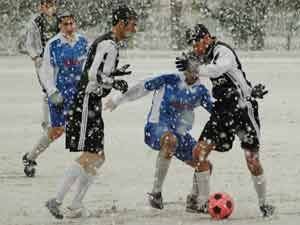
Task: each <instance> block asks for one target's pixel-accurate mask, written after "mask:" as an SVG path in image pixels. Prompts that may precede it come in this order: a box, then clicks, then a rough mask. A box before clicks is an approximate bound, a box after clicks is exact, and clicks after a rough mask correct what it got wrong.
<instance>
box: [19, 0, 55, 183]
mask: <svg viewBox="0 0 300 225" xmlns="http://www.w3.org/2000/svg"><path fill="white" fill-rule="evenodd" d="M39 10H40V13H39V14H38V15H36V16H35V17H34V18H33V19H32V21H30V23H29V26H28V30H27V35H26V42H25V46H26V51H27V53H28V55H29V56H30V58H31V59H32V61H33V63H34V66H35V70H36V74H37V78H38V81H39V83H40V85H41V87H42V95H43V101H42V123H41V125H42V128H43V134H42V136H41V137H40V138H39V140H38V143H37V144H36V145H35V146H34V148H33V149H32V151H31V152H30V153H27V154H26V155H25V156H23V162H24V166H25V169H24V172H25V174H26V175H27V176H29V177H33V176H34V174H35V172H34V171H35V170H34V169H33V166H34V165H35V160H36V159H37V157H38V155H39V154H40V153H41V152H40V150H39V149H40V146H41V142H43V139H44V136H45V134H44V132H47V129H48V128H49V127H50V122H49V107H48V99H47V94H46V90H45V89H44V88H43V86H42V84H41V78H40V69H41V65H42V60H43V55H44V49H45V46H46V43H47V42H48V41H49V40H50V39H51V38H52V37H54V36H55V35H56V34H57V33H58V32H59V28H58V18H57V16H56V11H57V2H56V1H55V0H41V1H40V5H39ZM27 159H28V160H29V161H30V162H32V163H29V161H28V160H27ZM29 164H30V165H29Z"/></svg>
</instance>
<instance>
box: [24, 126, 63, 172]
mask: <svg viewBox="0 0 300 225" xmlns="http://www.w3.org/2000/svg"><path fill="white" fill-rule="evenodd" d="M63 133H64V128H63V127H53V128H49V129H48V131H47V132H45V133H43V134H42V136H41V137H40V138H39V140H38V142H37V144H36V145H35V146H34V147H33V150H32V151H31V152H28V153H26V154H25V155H24V156H23V164H24V166H25V168H24V173H25V174H26V176H28V177H34V175H35V166H36V165H37V163H36V159H37V158H38V157H39V155H41V154H42V153H43V152H44V151H45V150H46V149H47V148H48V147H49V145H50V144H51V143H52V142H53V141H54V140H56V139H58V138H59V137H60V136H61V135H62V134H63Z"/></svg>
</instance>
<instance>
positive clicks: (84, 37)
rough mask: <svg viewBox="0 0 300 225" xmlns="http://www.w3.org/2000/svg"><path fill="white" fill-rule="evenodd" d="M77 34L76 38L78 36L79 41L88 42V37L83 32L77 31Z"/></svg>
mask: <svg viewBox="0 0 300 225" xmlns="http://www.w3.org/2000/svg"><path fill="white" fill-rule="evenodd" d="M75 35H76V38H77V40H78V41H80V42H83V43H84V44H85V43H88V39H87V37H86V36H84V35H83V34H80V33H76V34H75Z"/></svg>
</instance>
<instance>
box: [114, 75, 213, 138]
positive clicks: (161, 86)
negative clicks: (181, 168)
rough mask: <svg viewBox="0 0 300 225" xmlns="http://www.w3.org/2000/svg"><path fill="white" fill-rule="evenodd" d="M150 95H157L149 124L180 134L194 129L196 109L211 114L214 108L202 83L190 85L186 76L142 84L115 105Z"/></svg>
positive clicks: (116, 100)
mask: <svg viewBox="0 0 300 225" xmlns="http://www.w3.org/2000/svg"><path fill="white" fill-rule="evenodd" d="M151 91H154V95H153V100H152V106H151V110H150V112H149V114H148V119H147V122H148V123H158V124H160V125H163V126H166V127H168V129H170V130H171V131H175V132H177V133H180V134H184V133H186V132H187V131H189V130H191V129H192V126H193V123H194V109H195V108H197V107H199V106H203V107H204V108H205V109H206V110H207V111H208V112H210V111H211V108H212V101H211V97H210V95H209V92H208V90H207V88H206V87H205V86H204V85H203V84H201V83H200V81H197V82H196V83H194V84H193V85H188V84H187V83H186V82H185V76H184V75H183V74H164V75H160V76H157V77H155V78H152V79H148V80H146V81H143V82H141V83H139V84H137V85H135V86H133V87H132V88H130V89H129V90H128V92H126V93H125V94H124V95H122V96H118V97H117V98H115V99H113V103H114V104H115V105H116V106H117V105H119V104H121V103H123V102H125V101H133V100H135V99H138V98H140V97H142V96H145V95H146V94H148V93H150V92H151Z"/></svg>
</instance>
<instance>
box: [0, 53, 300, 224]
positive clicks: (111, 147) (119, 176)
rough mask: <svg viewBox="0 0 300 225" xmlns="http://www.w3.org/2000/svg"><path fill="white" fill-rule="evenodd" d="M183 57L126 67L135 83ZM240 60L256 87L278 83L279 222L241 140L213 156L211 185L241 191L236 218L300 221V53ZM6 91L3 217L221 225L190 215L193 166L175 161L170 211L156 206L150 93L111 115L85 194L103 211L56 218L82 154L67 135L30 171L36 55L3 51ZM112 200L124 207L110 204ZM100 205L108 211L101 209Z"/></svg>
mask: <svg viewBox="0 0 300 225" xmlns="http://www.w3.org/2000/svg"><path fill="white" fill-rule="evenodd" d="M175 55H176V53H174V52H145V53H143V52H141V51H134V52H128V53H127V54H125V58H124V57H123V60H122V59H121V65H122V64H125V63H130V64H131V65H132V69H133V71H134V73H133V74H134V75H133V76H131V77H128V80H129V83H130V84H134V83H135V82H136V81H137V80H142V79H144V78H146V77H148V76H153V74H158V73H160V72H172V71H174V56H175ZM241 60H242V62H243V66H244V70H245V71H246V73H247V76H248V78H249V80H251V81H252V82H253V83H254V84H255V83H258V82H263V83H265V84H266V86H267V87H268V88H269V89H270V91H269V94H268V95H267V96H266V98H265V100H263V101H262V102H261V104H260V113H261V115H260V116H261V121H262V153H261V158H262V160H263V165H264V167H265V173H266V177H267V179H268V190H269V195H268V197H269V198H270V199H271V200H272V202H273V203H274V204H275V205H276V207H277V210H278V211H279V214H278V215H277V216H275V217H274V218H273V219H271V220H264V219H262V218H260V214H259V211H258V207H257V200H256V195H255V192H254V189H253V186H252V181H251V179H250V176H249V172H248V171H247V168H246V165H245V160H244V158H243V152H242V151H241V150H240V148H239V143H238V141H237V142H236V144H235V145H234V148H233V149H232V151H231V152H229V153H225V154H218V153H214V154H212V155H211V161H212V162H213V163H214V173H213V176H212V179H211V184H212V190H211V191H212V192H216V191H224V192H227V193H229V194H230V195H231V196H232V197H233V198H234V201H235V210H234V212H233V215H232V216H231V217H230V219H229V221H228V224H237V225H241V224H278V225H282V224H298V223H299V220H300V204H299V201H300V185H299V184H300V167H299V161H300V152H299V145H300V139H299V132H300V125H299V124H300V117H299V115H300V105H299V98H300V91H299V71H300V57H299V55H297V54H296V55H295V54H293V55H289V54H288V53H284V54H281V53H274V54H273V53H269V52H267V53H255V54H253V53H251V54H247V53H243V54H242V57H241ZM207 83H209V82H207ZM0 91H1V94H0V101H1V110H0V120H1V123H0V124H1V127H0V135H1V138H0V142H1V151H0V165H1V167H0V168H1V169H0V185H1V189H0V190H1V191H0V200H1V207H0V209H1V210H0V224H3V225H16V224H25V225H35V224H39V225H40V224H43V225H48V224H82V223H84V224H86V225H89V224H90V225H92V224H96V223H97V224H124V225H135V224H136V225H140V224H151V225H152V224H153V225H160V224H164V225H171V224H172V225H173V224H176V225H179V224H180V225H181V224H182V225H194V224H195V225H196V224H202V225H204V224H219V223H217V222H214V221H211V220H210V219H209V218H208V216H203V215H194V214H188V213H185V212H184V208H185V197H186V195H187V194H188V192H189V191H190V188H191V182H192V175H193V171H192V169H191V168H189V167H187V166H185V165H184V164H183V163H181V162H179V161H177V160H175V159H174V160H173V162H172V165H171V167H170V171H169V174H168V176H167V179H166V182H165V186H164V192H163V197H164V199H165V201H166V203H167V204H166V205H165V209H164V210H162V211H157V210H153V209H150V208H149V207H148V204H147V199H146V193H147V192H148V191H150V190H151V186H152V181H153V173H154V163H155V159H156V153H155V152H152V151H150V150H149V149H148V148H147V147H146V146H145V145H144V143H143V126H144V122H145V119H146V113H147V112H148V110H149V109H150V104H151V96H147V97H145V98H144V99H141V100H139V101H137V102H133V103H130V104H127V105H123V106H121V107H120V108H118V109H117V110H116V111H114V112H112V113H108V112H105V113H104V119H105V129H106V131H105V135H106V136H105V146H106V149H105V151H106V156H107V161H106V164H105V165H104V166H103V168H102V169H101V171H100V173H99V176H98V178H97V180H96V182H95V185H93V186H92V188H91V189H90V192H89V193H88V195H87V197H86V200H85V204H86V206H87V207H88V208H89V209H91V210H92V211H93V213H94V217H92V218H88V219H80V220H67V219H66V220H64V221H62V222H61V221H56V220H55V219H54V218H52V216H50V215H49V213H48V212H47V211H46V210H45V207H44V204H45V201H46V200H47V199H48V198H51V197H53V196H54V194H55V192H56V188H57V185H58V184H59V182H60V181H61V179H62V175H63V173H64V170H65V168H66V166H67V165H68V164H69V163H70V162H72V160H73V159H74V158H75V157H76V154H70V153H68V152H67V151H65V150H64V141H63V139H61V140H59V141H57V142H56V143H54V144H53V145H52V146H51V147H50V149H48V152H46V153H45V154H43V155H42V156H41V157H40V159H39V160H38V168H37V176H36V177H35V178H34V179H30V178H26V177H24V174H23V166H22V163H21V158H22V154H23V153H24V152H26V151H29V150H30V149H31V148H32V146H33V144H34V143H35V142H36V140H37V138H38V136H39V134H40V130H41V129H40V125H39V124H40V122H39V121H40V116H41V113H40V111H41V110H40V102H41V93H40V88H39V86H38V82H37V79H36V77H35V74H34V70H33V65H32V63H31V62H30V60H29V59H28V58H25V57H1V58H0ZM207 119H208V114H207V113H206V112H205V111H204V110H202V109H199V110H197V113H196V124H195V127H194V129H193V130H192V134H193V135H194V136H195V137H196V138H198V136H199V134H200V132H201V129H202V128H203V126H204V124H205V121H206V120H207ZM72 194H73V193H71V194H69V195H68V196H67V198H66V201H65V204H64V206H67V205H68V203H70V199H71V197H72ZM113 206H115V207H116V212H114V211H111V210H109V209H111V208H112V207H113ZM101 209H102V210H108V212H106V213H103V214H101V213H97V212H98V211H99V210H101ZM83 221H84V222H83ZM225 223H227V222H225Z"/></svg>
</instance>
